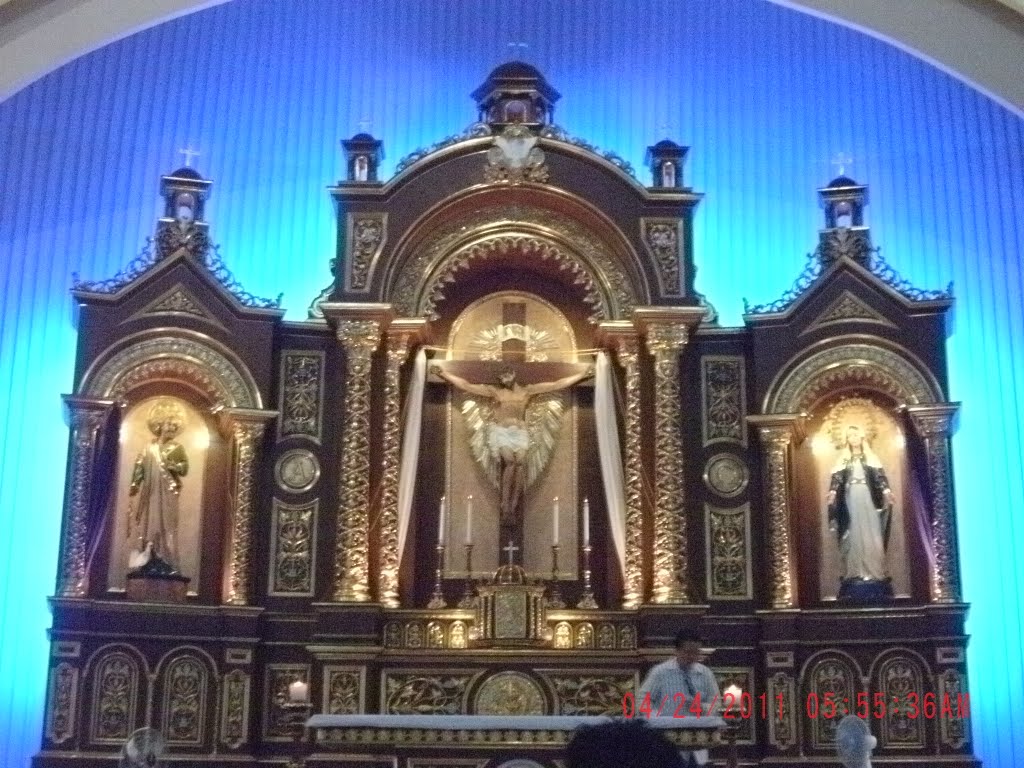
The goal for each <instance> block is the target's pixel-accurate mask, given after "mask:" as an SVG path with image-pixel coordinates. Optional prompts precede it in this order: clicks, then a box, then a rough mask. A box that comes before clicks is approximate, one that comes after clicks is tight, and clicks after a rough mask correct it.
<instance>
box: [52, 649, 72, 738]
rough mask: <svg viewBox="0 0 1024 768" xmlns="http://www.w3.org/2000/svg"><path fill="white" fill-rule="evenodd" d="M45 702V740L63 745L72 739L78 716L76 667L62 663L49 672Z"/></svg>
mask: <svg viewBox="0 0 1024 768" xmlns="http://www.w3.org/2000/svg"><path fill="white" fill-rule="evenodd" d="M47 700H48V702H49V706H48V707H47V709H46V730H45V735H46V740H47V741H49V742H50V743H52V744H63V743H64V742H65V741H68V740H69V739H73V738H74V737H75V720H76V717H77V714H78V667H76V666H75V665H74V664H70V663H68V662H66V661H62V662H61V663H60V664H58V665H57V666H55V667H54V668H53V669H51V670H50V684H49V686H48V691H47Z"/></svg>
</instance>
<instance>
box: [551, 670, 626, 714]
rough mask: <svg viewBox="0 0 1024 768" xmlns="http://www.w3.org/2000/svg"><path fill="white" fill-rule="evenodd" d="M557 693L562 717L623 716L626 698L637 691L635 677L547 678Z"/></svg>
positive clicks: (554, 675) (557, 701) (604, 675)
mask: <svg viewBox="0 0 1024 768" xmlns="http://www.w3.org/2000/svg"><path fill="white" fill-rule="evenodd" d="M544 677H545V678H546V679H547V681H548V682H549V683H550V685H551V687H552V689H554V691H555V696H556V700H555V711H556V712H557V714H559V715H603V716H606V717H615V716H621V715H622V702H623V701H624V699H625V697H626V694H629V693H632V692H633V691H635V690H636V688H637V685H638V683H639V681H638V680H637V675H636V674H635V673H623V674H614V673H607V674H601V675H586V674H584V675H580V674H575V675H556V674H547V675H544Z"/></svg>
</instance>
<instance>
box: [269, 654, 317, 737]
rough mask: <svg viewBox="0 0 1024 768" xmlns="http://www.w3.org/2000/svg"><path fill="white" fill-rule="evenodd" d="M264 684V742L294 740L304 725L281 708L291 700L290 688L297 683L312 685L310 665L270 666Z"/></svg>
mask: <svg viewBox="0 0 1024 768" xmlns="http://www.w3.org/2000/svg"><path fill="white" fill-rule="evenodd" d="M263 680H264V685H263V740H264V741H294V740H295V736H296V734H297V733H298V732H299V731H301V730H302V722H303V720H304V718H303V720H297V719H296V718H295V716H294V715H293V713H291V712H289V711H288V710H287V709H285V708H284V707H282V706H281V703H282V702H285V701H288V686H289V685H291V684H292V683H294V682H295V681H296V680H301V681H302V682H304V683H308V682H309V665H308V664H268V665H267V667H266V672H265V674H264V678H263Z"/></svg>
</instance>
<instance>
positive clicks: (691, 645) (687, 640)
mask: <svg viewBox="0 0 1024 768" xmlns="http://www.w3.org/2000/svg"><path fill="white" fill-rule="evenodd" d="M675 648H676V659H678V660H679V666H680V667H683V668H684V669H685V668H686V667H689V666H690V665H692V664H696V663H697V662H698V661H700V635H698V634H697V632H696V631H695V630H693V629H681V630H679V631H678V632H677V633H676V643H675Z"/></svg>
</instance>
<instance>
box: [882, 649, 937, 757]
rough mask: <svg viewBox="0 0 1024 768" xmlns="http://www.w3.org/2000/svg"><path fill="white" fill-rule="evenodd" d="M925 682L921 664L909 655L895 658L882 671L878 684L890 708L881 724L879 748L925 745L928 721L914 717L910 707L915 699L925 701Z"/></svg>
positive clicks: (889, 659)
mask: <svg viewBox="0 0 1024 768" xmlns="http://www.w3.org/2000/svg"><path fill="white" fill-rule="evenodd" d="M924 679H925V678H924V672H923V670H922V669H921V662H920V661H918V660H917V659H916V658H914V657H913V656H910V655H907V654H898V655H892V656H890V657H889V658H888V659H886V660H885V661H884V662H883V663H882V665H881V666H880V667H879V668H878V677H877V680H876V683H875V685H876V687H877V690H878V691H879V692H880V693H882V694H883V695H884V697H885V702H886V705H887V706H886V708H885V716H884V717H882V718H881V721H880V723H879V727H880V730H881V734H880V735H881V738H879V740H878V746H879V747H881V748H883V749H886V748H905V749H918V748H923V747H924V746H925V730H924V729H925V722H926V718H924V717H920V716H917V717H911V714H913V712H912V709H911V707H910V706H908V702H909V701H911V699H912V698H913V699H915V700H916V701H918V702H923V701H924V694H925V689H924ZM911 694H913V696H911ZM879 714H881V713H879Z"/></svg>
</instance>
